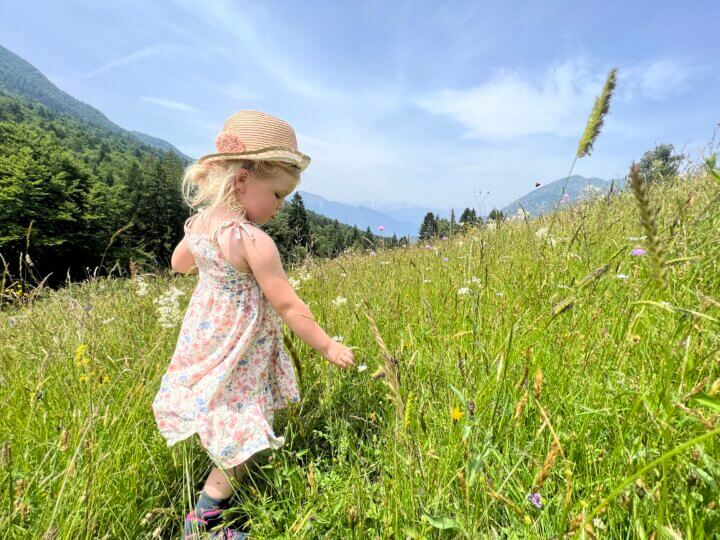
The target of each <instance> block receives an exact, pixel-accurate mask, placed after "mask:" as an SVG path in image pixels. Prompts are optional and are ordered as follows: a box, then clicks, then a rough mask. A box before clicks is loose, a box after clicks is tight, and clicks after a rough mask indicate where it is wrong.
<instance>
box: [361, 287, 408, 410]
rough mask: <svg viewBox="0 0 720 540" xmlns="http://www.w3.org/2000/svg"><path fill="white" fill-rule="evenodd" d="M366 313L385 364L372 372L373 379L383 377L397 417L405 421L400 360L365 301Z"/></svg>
mask: <svg viewBox="0 0 720 540" xmlns="http://www.w3.org/2000/svg"><path fill="white" fill-rule="evenodd" d="M365 307H366V311H365V315H366V316H367V318H368V321H369V322H370V329H371V330H372V333H373V335H374V336H375V341H376V342H377V344H378V347H380V355H381V356H382V360H383V364H382V365H381V366H380V367H379V368H378V369H377V371H375V373H373V374H372V377H373V379H379V378H383V379H384V381H385V384H386V385H387V386H388V388H389V390H390V399H391V400H392V401H393V403H395V414H396V415H397V418H398V419H399V420H401V421H403V423H404V419H405V403H404V402H403V399H402V396H401V395H400V373H399V372H398V369H397V364H398V361H397V360H396V359H395V358H393V357H392V356H390V353H389V352H388V348H387V346H386V345H385V341H384V340H383V338H382V336H381V335H380V331H379V330H378V327H377V323H376V322H375V317H373V314H372V308H371V307H370V304H369V303H368V302H367V301H365Z"/></svg>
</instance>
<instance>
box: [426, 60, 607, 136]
mask: <svg viewBox="0 0 720 540" xmlns="http://www.w3.org/2000/svg"><path fill="white" fill-rule="evenodd" d="M602 77H603V74H600V73H598V74H594V75H593V74H590V73H588V71H587V70H586V69H584V67H583V66H582V64H581V63H579V62H567V63H564V64H561V65H559V66H556V67H553V68H551V69H549V70H548V71H547V72H546V74H545V76H544V78H543V80H542V81H541V82H539V83H536V82H533V81H532V80H531V79H530V78H529V77H527V76H523V75H521V74H520V73H518V72H515V71H506V70H502V71H498V72H497V73H495V74H494V75H493V76H492V77H491V78H490V80H488V81H487V82H484V83H482V84H480V85H478V86H475V87H472V88H468V89H452V88H443V89H440V90H437V91H435V92H431V93H428V94H426V95H424V96H421V97H418V98H416V99H415V100H414V102H415V104H416V105H418V106H419V107H421V108H423V109H425V110H426V111H428V112H430V113H433V114H437V115H444V116H448V117H450V118H452V119H453V120H456V121H457V122H459V123H460V124H462V125H463V126H465V128H466V129H467V131H466V132H465V134H464V136H465V137H468V138H480V139H488V140H505V139H509V138H513V137H522V136H527V135H541V134H550V135H560V136H569V135H573V136H574V135H576V134H577V133H578V130H579V129H581V128H582V124H583V118H584V116H585V115H587V113H588V111H589V109H590V107H591V106H592V99H593V96H594V95H595V94H596V93H597V92H598V91H599V90H600V88H601V87H602V80H603V79H602Z"/></svg>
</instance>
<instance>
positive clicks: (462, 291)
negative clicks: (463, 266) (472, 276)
mask: <svg viewBox="0 0 720 540" xmlns="http://www.w3.org/2000/svg"><path fill="white" fill-rule="evenodd" d="M471 292H472V290H470V288H469V287H460V288H459V289H458V290H457V294H458V296H464V295H466V294H470V293H471Z"/></svg>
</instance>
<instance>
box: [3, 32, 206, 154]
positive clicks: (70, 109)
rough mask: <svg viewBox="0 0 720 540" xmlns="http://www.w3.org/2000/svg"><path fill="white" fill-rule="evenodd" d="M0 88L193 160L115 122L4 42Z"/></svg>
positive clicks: (155, 139)
mask: <svg viewBox="0 0 720 540" xmlns="http://www.w3.org/2000/svg"><path fill="white" fill-rule="evenodd" d="M0 90H5V91H6V92H8V93H10V94H14V95H16V96H19V97H21V98H23V99H27V100H31V101H39V102H40V103H42V104H43V105H45V106H46V107H47V108H49V109H50V110H52V111H54V112H57V113H60V114H65V115H68V116H72V117H74V118H78V119H80V120H85V121H86V122H89V123H91V124H94V125H96V126H100V127H103V128H105V129H108V130H109V131H113V132H115V133H124V134H127V135H130V136H132V137H134V138H136V139H137V140H139V141H141V142H142V143H144V144H147V145H148V146H152V147H153V148H158V149H160V150H163V151H167V150H172V151H173V152H175V153H176V154H177V155H178V156H180V157H182V158H184V159H185V160H187V161H192V159H191V158H190V157H188V156H186V155H185V154H183V153H182V152H180V150H178V149H177V148H175V147H174V146H173V145H172V144H170V143H169V142H167V141H163V140H162V139H158V138H156V137H151V136H150V135H146V134H144V133H140V132H137V131H128V130H126V129H123V128H121V127H120V126H118V125H117V124H114V123H113V122H111V121H110V120H109V119H108V118H107V116H105V115H104V114H103V113H101V112H100V111H99V110H97V109H96V108H94V107H91V106H90V105H88V104H87V103H83V102H82V101H80V100H78V99H75V98H74V97H72V96H71V95H69V94H67V93H65V92H63V91H62V90H60V89H59V88H58V87H57V86H55V85H54V84H53V83H52V82H50V80H49V79H48V78H47V77H46V76H45V75H43V74H42V73H40V71H39V70H38V69H37V68H36V67H35V66H33V65H32V64H30V63H29V62H27V61H26V60H23V59H22V58H20V57H19V56H18V55H16V54H15V53H13V52H11V51H9V50H8V49H6V48H5V47H3V46H2V45H0Z"/></svg>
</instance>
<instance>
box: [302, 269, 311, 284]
mask: <svg viewBox="0 0 720 540" xmlns="http://www.w3.org/2000/svg"><path fill="white" fill-rule="evenodd" d="M299 277H300V281H308V280H309V279H310V278H311V277H312V276H311V275H310V272H308V271H307V270H303V271H302V272H300V276H299Z"/></svg>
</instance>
